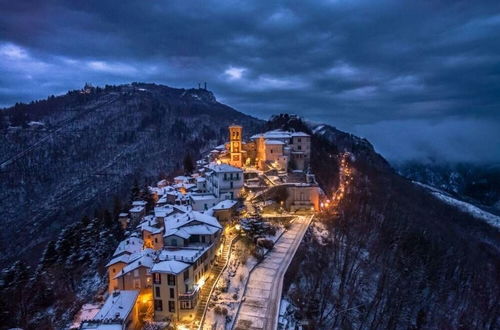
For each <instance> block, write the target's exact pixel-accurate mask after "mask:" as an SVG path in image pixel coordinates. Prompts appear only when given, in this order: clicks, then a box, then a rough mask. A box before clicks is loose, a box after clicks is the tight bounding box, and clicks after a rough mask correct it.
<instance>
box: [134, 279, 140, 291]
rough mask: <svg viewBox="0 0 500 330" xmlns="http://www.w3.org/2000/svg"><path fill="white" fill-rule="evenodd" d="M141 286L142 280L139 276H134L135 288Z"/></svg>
mask: <svg viewBox="0 0 500 330" xmlns="http://www.w3.org/2000/svg"><path fill="white" fill-rule="evenodd" d="M140 288H141V280H140V279H138V278H134V289H140Z"/></svg>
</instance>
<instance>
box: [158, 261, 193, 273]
mask: <svg viewBox="0 0 500 330" xmlns="http://www.w3.org/2000/svg"><path fill="white" fill-rule="evenodd" d="M188 267H189V264H187V263H185V262H182V261H177V260H165V261H160V262H159V263H156V264H154V265H153V268H151V272H152V273H166V274H180V273H181V272H183V271H184V270H186V269H187V268H188Z"/></svg>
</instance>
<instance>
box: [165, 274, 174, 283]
mask: <svg viewBox="0 0 500 330" xmlns="http://www.w3.org/2000/svg"><path fill="white" fill-rule="evenodd" d="M167 282H168V285H175V275H171V274H168V275H167Z"/></svg>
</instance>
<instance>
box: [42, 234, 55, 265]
mask: <svg viewBox="0 0 500 330" xmlns="http://www.w3.org/2000/svg"><path fill="white" fill-rule="evenodd" d="M56 261H57V250H56V242H54V241H50V242H49V243H48V244H47V247H46V248H45V251H44V252H43V255H42V259H41V262H40V263H41V268H42V269H47V268H48V267H50V266H52V265H53V264H54V263H55V262H56Z"/></svg>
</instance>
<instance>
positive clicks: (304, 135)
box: [292, 132, 310, 137]
mask: <svg viewBox="0 0 500 330" xmlns="http://www.w3.org/2000/svg"><path fill="white" fill-rule="evenodd" d="M292 136H297V137H309V136H310V135H309V134H307V133H304V132H293V133H292Z"/></svg>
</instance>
